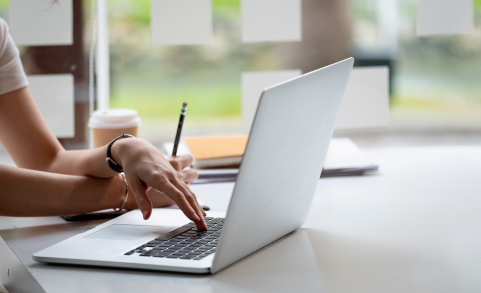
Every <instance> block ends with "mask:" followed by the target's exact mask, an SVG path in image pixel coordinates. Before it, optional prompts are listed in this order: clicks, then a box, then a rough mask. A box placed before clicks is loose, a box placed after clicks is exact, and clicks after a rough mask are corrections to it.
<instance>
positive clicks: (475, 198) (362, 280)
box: [0, 147, 481, 293]
mask: <svg viewBox="0 0 481 293" xmlns="http://www.w3.org/2000/svg"><path fill="white" fill-rule="evenodd" d="M366 153H367V154H368V155H369V156H370V157H371V158H372V159H373V160H374V161H376V162H378V163H379V164H380V166H381V168H380V172H379V173H378V174H375V175H370V176H363V177H344V178H326V179H321V180H320V181H319V185H318V188H317V191H316V195H315V198H314V201H313V204H312V208H311V212H310V214H309V217H308V220H307V222H306V224H305V225H304V227H303V228H302V229H300V230H298V231H296V232H295V233H293V234H292V235H290V236H288V237H287V238H286V239H284V240H282V241H280V242H278V243H276V244H274V245H273V246H271V247H270V248H268V249H265V250H263V251H261V252H259V253H257V254H255V255H254V256H252V257H250V258H247V259H246V260H244V261H242V262H240V263H238V264H236V265H234V266H232V267H230V268H228V269H226V270H224V271H222V272H220V273H218V274H216V275H213V276H211V275H208V276H195V275H185V274H171V273H158V272H149V271H135V270H120V269H106V268H90V267H75V266H58V265H46V264H41V263H36V262H34V261H32V258H31V255H32V253H34V252H36V251H38V250H40V249H43V248H45V247H47V246H50V245H52V244H54V243H56V242H59V241H61V240H64V239H66V238H68V237H70V236H73V235H75V234H77V233H80V232H83V231H86V230H88V229H90V228H92V227H94V226H96V225H98V224H99V223H101V222H99V221H91V222H83V223H65V222H63V220H61V219H60V218H57V217H52V218H33V219H25V218H5V217H3V218H0V225H1V226H0V236H2V237H3V239H4V240H5V241H6V242H7V243H8V245H9V246H10V247H11V249H12V250H13V251H14V252H15V253H16V254H17V256H18V257H19V258H20V259H21V261H22V262H23V263H24V264H25V266H26V267H27V268H28V269H29V270H30V272H31V273H32V274H33V276H34V277H35V278H36V279H37V280H38V282H39V283H40V284H41V285H42V286H43V288H44V289H45V290H46V291H47V292H132V291H138V292H160V291H162V292H193V291H195V292H356V293H362V292H370V293H373V292H383V293H384V292H390V293H393V292H410V293H415V292H422V293H429V292H436V293H439V292H450V293H451V292H481V278H480V277H479V275H480V273H481V180H480V174H481V172H480V169H481V147H435V148H432V147H426V148H403V149H383V150H371V151H366ZM232 188H233V184H231V183H223V184H209V185H196V186H194V188H193V189H194V191H195V192H196V193H197V195H198V196H199V197H200V198H202V200H204V201H205V202H208V203H209V204H210V205H211V206H212V207H213V209H214V210H219V211H225V210H226V208H227V205H228V202H229V197H230V193H231V191H232ZM293 200H294V199H293ZM248 212H249V211H246V214H247V215H248Z"/></svg>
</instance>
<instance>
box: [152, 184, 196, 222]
mask: <svg viewBox="0 0 481 293" xmlns="http://www.w3.org/2000/svg"><path fill="white" fill-rule="evenodd" d="M159 187H160V189H157V191H159V192H161V193H163V194H165V195H166V196H167V197H168V198H170V199H171V200H173V201H174V202H175V203H176V204H177V206H178V207H179V209H181V210H182V212H183V213H184V214H185V215H186V216H187V218H189V219H190V220H192V221H194V222H198V221H200V218H199V216H198V215H197V213H196V212H195V210H194V209H193V208H192V206H191V205H190V204H189V202H188V201H187V199H186V197H185V195H184V194H183V193H182V192H181V191H179V190H178V189H177V187H176V186H174V185H173V184H172V183H171V182H170V181H168V180H166V181H165V182H162V183H161V184H160V186H159Z"/></svg>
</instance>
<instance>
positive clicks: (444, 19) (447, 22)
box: [417, 0, 474, 36]
mask: <svg viewBox="0 0 481 293" xmlns="http://www.w3.org/2000/svg"><path fill="white" fill-rule="evenodd" d="M473 31H474V9H473V0H419V1H418V20H417V34H418V36H431V35H455V34H467V33H471V32H473Z"/></svg>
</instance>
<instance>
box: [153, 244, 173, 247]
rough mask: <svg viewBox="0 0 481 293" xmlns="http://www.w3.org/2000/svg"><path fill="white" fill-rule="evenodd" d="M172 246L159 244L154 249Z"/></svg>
mask: <svg viewBox="0 0 481 293" xmlns="http://www.w3.org/2000/svg"><path fill="white" fill-rule="evenodd" d="M171 246H172V245H170V244H159V245H157V246H156V247H171Z"/></svg>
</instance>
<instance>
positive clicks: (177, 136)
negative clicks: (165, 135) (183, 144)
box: [172, 102, 187, 157]
mask: <svg viewBox="0 0 481 293" xmlns="http://www.w3.org/2000/svg"><path fill="white" fill-rule="evenodd" d="M186 112H187V103H186V102H184V103H183V104H182V109H181V110H180V118H179V125H177V133H176V134H175V141H174V149H173V150H172V157H175V156H177V148H178V147H179V142H180V135H181V134H182V126H183V125H184V118H185V113H186Z"/></svg>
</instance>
